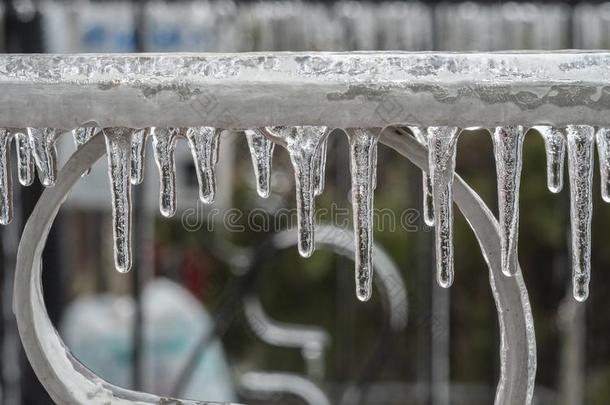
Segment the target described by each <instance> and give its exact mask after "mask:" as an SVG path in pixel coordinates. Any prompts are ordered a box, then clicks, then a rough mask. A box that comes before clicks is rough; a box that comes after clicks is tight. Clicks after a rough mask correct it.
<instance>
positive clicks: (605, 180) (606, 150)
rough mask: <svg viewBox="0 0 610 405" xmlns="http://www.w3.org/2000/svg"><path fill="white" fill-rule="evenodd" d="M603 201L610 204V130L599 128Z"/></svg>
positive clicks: (598, 143) (598, 139) (598, 150)
mask: <svg viewBox="0 0 610 405" xmlns="http://www.w3.org/2000/svg"><path fill="white" fill-rule="evenodd" d="M596 143H597V154H598V155H599V172H600V175H601V192H602V199H603V200H604V201H605V202H610V128H599V129H598V130H597V134H596Z"/></svg>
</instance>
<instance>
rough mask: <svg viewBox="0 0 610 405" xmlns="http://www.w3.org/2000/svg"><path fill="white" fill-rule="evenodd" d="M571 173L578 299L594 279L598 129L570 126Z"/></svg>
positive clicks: (583, 295)
mask: <svg viewBox="0 0 610 405" xmlns="http://www.w3.org/2000/svg"><path fill="white" fill-rule="evenodd" d="M566 131H567V141H568V172H569V175H570V221H571V228H572V283H573V289H574V298H576V300H578V301H584V300H586V299H587V297H588V296H589V280H590V278H591V217H592V214H593V191H592V182H593V148H594V140H595V129H594V128H593V127H592V126H589V125H568V126H567V128H566Z"/></svg>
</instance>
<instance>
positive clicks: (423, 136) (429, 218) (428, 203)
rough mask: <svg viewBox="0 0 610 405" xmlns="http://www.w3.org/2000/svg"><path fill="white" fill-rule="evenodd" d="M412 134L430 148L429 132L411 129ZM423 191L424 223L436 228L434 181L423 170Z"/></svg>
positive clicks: (415, 128)
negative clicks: (433, 203) (433, 195)
mask: <svg viewBox="0 0 610 405" xmlns="http://www.w3.org/2000/svg"><path fill="white" fill-rule="evenodd" d="M409 129H410V130H411V133H412V134H413V136H414V137H415V139H416V140H417V142H419V143H421V144H422V145H424V146H426V147H427V146H428V136H427V135H428V132H427V130H426V129H425V128H419V127H409ZM422 189H423V195H422V200H423V216H424V223H425V224H426V225H428V226H434V207H433V205H432V181H431V179H430V176H429V175H428V172H427V171H423V170H422Z"/></svg>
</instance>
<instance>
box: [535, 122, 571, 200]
mask: <svg viewBox="0 0 610 405" xmlns="http://www.w3.org/2000/svg"><path fill="white" fill-rule="evenodd" d="M534 129H535V130H536V131H538V133H539V134H540V135H541V136H542V139H543V140H544V149H545V152H546V184H547V187H548V189H549V191H550V192H551V193H559V192H560V191H561V189H562V188H563V164H564V161H565V154H566V140H565V135H564V133H563V130H562V129H560V128H554V127H551V126H548V125H539V126H536V127H534Z"/></svg>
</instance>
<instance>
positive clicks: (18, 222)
mask: <svg viewBox="0 0 610 405" xmlns="http://www.w3.org/2000/svg"><path fill="white" fill-rule="evenodd" d="M0 25H2V29H1V30H0V33H1V34H2V36H1V37H0V49H3V50H4V51H5V52H13V53H15V52H17V53H29V52H51V53H64V52H182V51H195V52H207V51H212V52H225V51H226V52H237V51H288V50H291V51H304V50H312V51H323V50H337V51H352V50H409V51H424V50H444V51H466V50H478V51H491V50H508V49H565V48H578V49H604V48H608V47H609V45H610V3H608V4H604V3H590V2H587V3H581V2H569V3H555V2H543V3H529V2H518V3H514V2H510V3H501V2H499V3H492V2H481V3H473V2H466V3H460V2H448V3H445V2H425V3H420V2H413V1H409V2H356V1H350V2H345V1H338V2H329V1H316V2H313V1H312V2H300V1H294V2H293V1H266V2H251V1H243V2H231V1H210V2H204V1H196V2H195V1H193V2H191V1H171V2H160V1H133V2H128V1H120V2H119V1H101V0H100V1H85V0H74V1H69V0H65V1H50V0H49V1H44V0H39V1H36V0H13V1H8V0H7V1H4V2H3V3H2V8H0ZM405 108H406V109H407V110H408V106H405ZM147 148H148V150H147V162H146V169H145V180H144V183H143V184H142V185H140V186H136V187H135V189H134V190H135V197H134V207H135V209H134V217H135V240H134V241H135V245H134V246H135V252H136V260H135V266H134V268H133V270H132V271H131V272H130V273H129V274H126V275H122V274H119V273H117V272H116V271H115V270H114V267H113V262H112V240H111V237H112V236H111V228H110V226H111V221H110V196H109V186H108V179H107V176H106V173H105V167H106V163H105V162H99V163H98V165H97V166H96V167H95V168H94V169H93V171H92V173H91V174H90V175H89V176H87V177H85V178H83V179H82V180H81V181H80V184H79V185H78V187H77V188H76V189H75V190H74V191H73V193H72V194H71V195H70V197H69V198H68V200H67V202H66V204H64V206H63V208H62V210H61V212H60V215H59V217H58V220H57V221H56V222H55V224H54V227H53V230H52V234H51V237H50V239H49V242H48V243H47V248H46V251H45V256H44V265H45V271H44V280H43V283H44V290H45V294H46V297H45V299H46V304H47V308H48V310H49V313H50V316H51V318H52V319H53V321H54V322H55V323H56V326H57V328H58V330H60V333H61V335H62V337H63V338H64V339H65V341H66V343H67V345H68V346H69V347H70V348H71V349H72V350H73V351H74V353H75V355H76V356H77V357H78V358H79V359H80V360H81V361H82V362H83V363H84V364H85V365H87V366H88V367H90V368H91V369H92V370H94V371H95V372H96V373H98V374H100V375H101V376H102V377H104V378H105V379H107V380H108V381H110V382H113V383H116V384H118V385H121V386H125V387H129V388H134V389H138V390H144V391H148V392H153V393H157V394H160V395H168V396H169V395H174V396H181V397H190V398H195V399H205V400H216V401H240V402H242V403H248V404H259V403H260V404H308V403H309V404H315V405H323V404H325V403H332V404H380V405H381V404H384V405H386V404H387V405H390V404H405V403H408V404H431V405H449V404H468V405H476V404H490V403H492V402H493V396H494V393H495V388H496V384H497V380H498V374H499V360H498V351H499V347H498V346H499V330H498V321H497V316H496V309H495V306H494V301H493V298H492V295H491V291H490V287H489V278H488V272H487V267H486V265H485V262H484V260H483V257H482V255H481V253H480V251H479V248H478V244H477V242H476V240H475V238H474V235H473V233H472V232H471V230H470V229H469V228H468V225H467V224H466V222H465V220H464V219H463V217H462V216H461V214H460V213H459V212H458V213H456V219H455V227H456V229H455V245H456V249H455V252H456V258H455V271H456V279H455V283H454V285H453V287H452V288H451V289H450V290H443V289H441V288H439V287H438V286H437V285H436V283H435V281H434V280H435V276H434V252H433V240H432V237H433V233H432V232H431V229H430V228H428V227H426V226H425V225H424V223H423V218H422V210H421V206H422V197H421V195H422V190H421V173H420V172H419V171H418V170H417V169H416V168H415V167H414V166H413V165H412V164H410V163H409V162H407V161H406V160H404V159H402V158H401V157H399V156H398V155H397V154H396V153H394V152H392V151H390V150H389V149H387V148H385V147H380V148H379V159H378V162H379V164H378V175H377V176H378V187H377V190H376V193H375V205H376V208H377V211H376V214H375V215H376V224H375V242H376V245H377V246H376V248H377V249H379V252H381V253H380V254H385V255H387V257H389V258H391V259H390V260H382V261H380V263H378V266H377V269H376V271H377V273H378V276H377V281H378V282H377V287H378V288H377V289H376V290H375V292H374V296H373V298H372V299H371V301H370V302H368V303H360V302H359V301H358V300H357V298H356V295H355V289H354V275H353V263H352V261H351V256H350V255H349V254H348V255H347V256H341V255H338V254H336V252H335V251H334V249H333V243H335V242H336V241H335V242H333V241H332V240H331V241H330V242H329V245H327V246H320V247H319V248H318V250H317V251H316V253H314V255H313V257H311V258H310V259H302V258H301V257H299V255H298V253H297V250H296V247H295V246H294V240H296V238H295V235H294V234H290V232H289V231H286V230H287V229H290V228H291V226H292V225H294V224H295V218H294V215H293V214H294V206H295V198H294V177H293V172H292V168H291V166H290V163H289V160H288V158H287V155H286V153H285V151H284V150H282V149H281V148H279V147H278V148H276V150H275V154H274V161H273V174H272V192H271V196H270V197H269V198H268V199H266V200H265V199H261V198H260V197H258V195H257V193H256V184H255V179H254V175H253V170H252V163H251V160H250V156H249V152H248V148H247V144H246V140H245V137H244V136H243V134H241V133H232V132H225V133H223V135H222V138H221V153H220V161H219V163H218V195H217V198H216V201H215V202H214V203H213V204H211V205H206V206H204V205H202V204H201V203H199V202H198V200H197V182H196V177H195V170H194V165H193V162H192V159H191V156H190V153H189V152H188V150H187V148H186V146H185V144H184V143H183V142H179V144H178V150H177V153H176V161H177V182H178V214H177V215H176V216H175V217H174V218H173V219H165V218H161V217H160V215H159V214H158V212H159V209H158V173H157V169H156V167H155V165H154V161H152V151H151V150H150V145H148V146H147ZM59 150H60V157H61V159H63V160H64V161H65V160H66V159H67V158H68V157H69V155H70V154H71V153H72V151H73V150H74V146H73V141H72V139H70V136H69V135H66V136H63V137H62V138H61V139H60V141H59ZM327 160H328V162H327V170H326V188H325V190H324V193H323V194H322V195H320V196H319V197H318V198H317V201H316V205H317V208H318V223H320V224H325V225H327V226H331V227H336V228H341V229H347V230H350V229H351V225H350V223H351V211H350V209H351V208H350V202H349V197H348V196H349V191H350V175H349V157H348V144H347V141H346V139H345V136H343V135H342V134H341V133H339V132H338V133H334V134H333V135H332V136H331V137H330V142H329V146H328V157H327ZM457 171H458V173H459V174H461V175H462V176H463V177H464V178H465V179H466V180H467V181H468V182H469V183H470V184H471V185H472V186H473V187H474V189H475V190H476V191H477V192H478V193H480V195H481V196H482V197H483V199H484V200H485V201H486V202H487V204H488V205H489V206H490V207H491V208H492V210H494V211H496V205H497V202H496V198H497V197H496V183H495V164H494V161H493V158H492V144H491V139H490V137H489V134H487V133H486V132H484V131H468V132H466V133H464V134H463V135H462V136H461V137H460V140H459V145H458V163H457ZM13 173H15V170H14V169H13ZM595 181H596V183H595V184H596V186H597V185H598V184H599V179H596V180H595ZM596 189H598V186H597V188H596ZM40 192H41V186H40V185H39V184H37V183H36V184H34V185H33V186H31V187H28V188H21V187H15V194H16V195H15V201H16V209H17V211H18V212H19V215H15V217H16V218H15V220H14V221H13V223H12V224H11V225H10V226H8V227H3V228H2V230H0V232H1V241H2V249H1V250H0V255H1V257H0V271H1V278H0V282H1V283H2V287H1V288H2V300H1V305H2V314H3V321H2V323H0V343H1V348H2V350H1V351H0V356H1V362H0V364H1V370H0V393H1V396H0V398H1V400H2V402H1V403H2V404H6V405H20V404H23V405H26V404H27V405H42V404H51V403H52V402H51V400H50V399H49V398H48V396H47V395H46V393H45V392H44V390H43V389H42V387H41V386H40V385H39V384H38V383H37V381H36V377H35V376H34V374H33V372H32V371H31V369H30V368H29V366H28V364H27V360H26V359H25V356H24V355H23V353H22V351H21V349H20V343H19V339H18V336H17V332H16V329H15V323H14V318H13V316H12V311H11V295H12V292H11V287H12V277H13V274H12V271H13V268H14V257H15V252H16V247H17V243H18V240H19V236H20V234H21V229H22V227H23V225H24V222H25V221H26V220H27V218H28V215H29V212H30V211H31V209H32V207H33V205H34V204H35V202H36V200H37V197H38V195H39V193H40ZM520 206H521V227H520V229H521V230H520V232H521V238H520V246H519V251H520V252H519V258H520V263H521V266H522V269H523V272H524V277H525V280H526V283H527V287H528V290H529V294H530V299H531V304H532V308H533V312H534V320H535V327H536V338H537V350H538V373H537V386H536V391H535V403H537V404H566V405H567V404H569V405H579V404H607V403H609V401H610V345H609V344H608V342H609V341H610V312H609V311H607V310H604V309H603V308H608V306H609V305H610V298H609V297H608V295H607V294H606V293H605V289H604V288H603V287H602V286H603V285H608V284H609V283H610V274H609V272H607V271H605V270H606V269H607V268H608V267H609V265H610V254H608V252H606V251H605V249H602V248H601V247H603V246H607V245H608V243H610V233H609V232H608V228H609V225H610V207H608V206H607V205H604V204H603V203H602V200H601V198H600V197H599V193H598V192H596V194H595V201H594V207H595V212H594V223H593V266H592V267H593V275H592V276H593V283H592V288H591V295H590V298H589V300H588V301H587V303H586V304H576V303H575V301H574V300H573V299H572V297H571V285H570V264H569V260H568V259H569V252H568V241H569V232H568V231H569V229H568V228H569V223H568V210H569V200H568V192H567V187H566V190H564V191H563V192H562V193H561V194H558V195H553V194H551V193H550V192H549V191H548V190H547V188H546V179H545V156H544V145H543V141H542V139H541V137H540V136H538V134H537V133H535V132H534V131H530V132H529V133H528V134H527V136H526V141H525V146H524V168H523V176H522V186H521V205H520ZM335 233H336V232H335ZM330 234H331V235H332V234H333V232H332V231H331V232H330ZM339 234H341V233H339ZM331 239H332V238H331ZM286 241H288V242H290V243H288V244H289V245H291V246H286V244H287V243H286ZM339 242H340V241H339Z"/></svg>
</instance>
